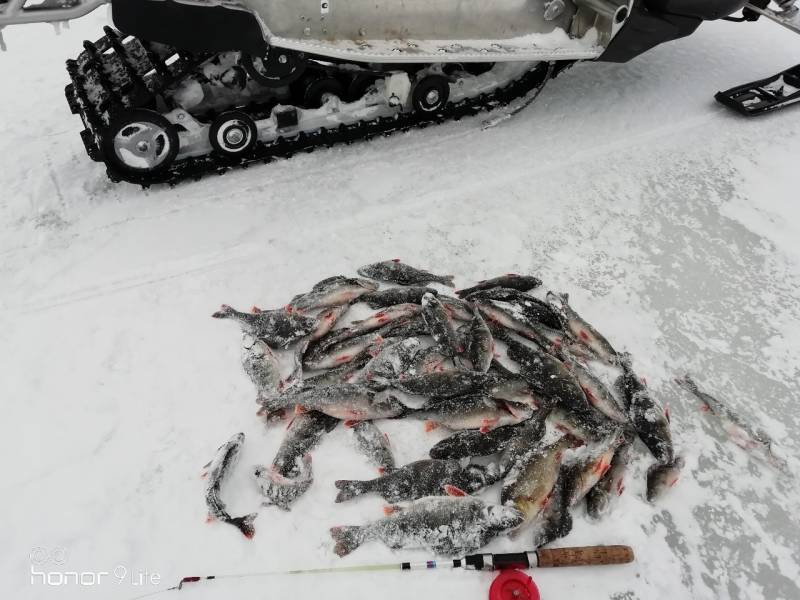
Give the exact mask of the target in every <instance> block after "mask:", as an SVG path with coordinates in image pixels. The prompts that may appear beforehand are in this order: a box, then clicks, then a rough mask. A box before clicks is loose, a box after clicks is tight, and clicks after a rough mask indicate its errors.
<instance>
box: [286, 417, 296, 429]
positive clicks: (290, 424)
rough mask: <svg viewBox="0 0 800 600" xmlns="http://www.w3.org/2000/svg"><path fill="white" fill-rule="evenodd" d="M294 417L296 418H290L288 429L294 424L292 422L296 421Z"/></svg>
mask: <svg viewBox="0 0 800 600" xmlns="http://www.w3.org/2000/svg"><path fill="white" fill-rule="evenodd" d="M294 419H295V418H294V417H292V418H291V419H289V422H288V423H287V424H286V429H289V427H291V426H292V423H294Z"/></svg>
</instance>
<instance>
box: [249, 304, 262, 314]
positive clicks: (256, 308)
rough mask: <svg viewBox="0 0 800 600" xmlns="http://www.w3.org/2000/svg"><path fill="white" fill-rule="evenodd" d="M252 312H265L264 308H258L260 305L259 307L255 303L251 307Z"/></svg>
mask: <svg viewBox="0 0 800 600" xmlns="http://www.w3.org/2000/svg"><path fill="white" fill-rule="evenodd" d="M250 312H251V313H253V314H254V315H257V314H259V313H262V312H264V311H263V310H261V309H260V308H258V307H257V306H256V305H255V304H254V305H253V306H252V307H251V308H250Z"/></svg>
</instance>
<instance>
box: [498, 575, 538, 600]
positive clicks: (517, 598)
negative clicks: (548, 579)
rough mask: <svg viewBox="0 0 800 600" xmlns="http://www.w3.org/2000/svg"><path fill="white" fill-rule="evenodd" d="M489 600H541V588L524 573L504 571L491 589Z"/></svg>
mask: <svg viewBox="0 0 800 600" xmlns="http://www.w3.org/2000/svg"><path fill="white" fill-rule="evenodd" d="M489 600H540V596H539V588H537V587H536V584H535V583H533V579H531V578H530V576H528V575H526V574H525V573H523V572H522V571H517V570H516V569H509V570H508V571H502V572H501V573H500V575H498V576H497V577H496V578H495V580H494V581H493V582H492V586H491V587H490V588H489Z"/></svg>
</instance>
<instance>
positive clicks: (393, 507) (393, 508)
mask: <svg viewBox="0 0 800 600" xmlns="http://www.w3.org/2000/svg"><path fill="white" fill-rule="evenodd" d="M401 510H403V507H402V506H398V505H397V504H386V505H384V507H383V514H384V515H386V516H387V517H388V516H389V515H393V514H394V513H396V512H400V511H401Z"/></svg>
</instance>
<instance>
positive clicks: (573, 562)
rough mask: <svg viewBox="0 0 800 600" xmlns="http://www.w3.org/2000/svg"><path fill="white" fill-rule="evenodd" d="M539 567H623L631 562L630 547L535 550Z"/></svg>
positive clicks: (631, 552) (631, 551)
mask: <svg viewBox="0 0 800 600" xmlns="http://www.w3.org/2000/svg"><path fill="white" fill-rule="evenodd" d="M536 555H537V556H538V558H539V566H540V567H582V566H587V565H624V564H625V563H629V562H633V550H632V549H631V547H630V546H582V547H576V548H551V549H547V550H537V551H536Z"/></svg>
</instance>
